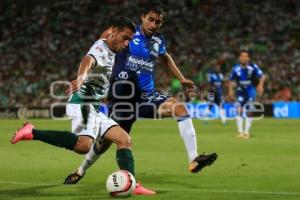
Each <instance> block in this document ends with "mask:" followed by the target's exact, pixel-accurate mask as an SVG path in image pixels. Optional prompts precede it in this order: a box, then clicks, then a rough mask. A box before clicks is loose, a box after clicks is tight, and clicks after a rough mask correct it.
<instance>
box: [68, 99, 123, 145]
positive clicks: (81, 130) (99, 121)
mask: <svg viewBox="0 0 300 200" xmlns="http://www.w3.org/2000/svg"><path fill="white" fill-rule="evenodd" d="M66 114H67V116H68V117H69V118H70V120H71V125H72V133H74V134H76V135H87V136H90V137H91V138H93V139H94V141H95V140H96V141H100V140H101V138H102V137H103V136H104V134H105V133H106V132H107V130H108V129H110V128H111V127H113V126H118V124H117V123H116V122H115V121H114V120H112V119H111V118H108V117H107V116H106V115H105V114H103V113H101V112H99V111H98V112H97V111H96V109H95V107H94V106H93V104H90V103H86V104H73V103H68V104H67V107H66Z"/></svg>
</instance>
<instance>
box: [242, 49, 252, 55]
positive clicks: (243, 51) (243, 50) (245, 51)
mask: <svg viewBox="0 0 300 200" xmlns="http://www.w3.org/2000/svg"><path fill="white" fill-rule="evenodd" d="M242 53H247V54H248V55H249V56H250V52H249V50H247V49H242V50H240V51H239V56H240V55H241V54H242Z"/></svg>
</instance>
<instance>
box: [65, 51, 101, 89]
mask: <svg viewBox="0 0 300 200" xmlns="http://www.w3.org/2000/svg"><path fill="white" fill-rule="evenodd" d="M95 63H96V62H95V59H94V58H93V57H92V56H89V55H86V56H84V58H83V59H82V61H81V63H80V65H79V69H78V72H77V79H76V80H73V81H71V84H70V85H69V87H68V89H67V91H66V92H67V94H68V95H71V94H72V93H73V92H75V91H77V90H79V88H80V86H81V85H82V83H83V81H84V80H85V79H86V76H87V73H88V72H89V70H90V69H91V68H92V67H93V66H94V65H95Z"/></svg>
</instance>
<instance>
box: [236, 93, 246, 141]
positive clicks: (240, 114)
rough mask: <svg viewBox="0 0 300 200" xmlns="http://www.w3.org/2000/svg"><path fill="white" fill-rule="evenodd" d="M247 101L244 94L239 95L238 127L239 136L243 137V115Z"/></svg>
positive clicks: (237, 105)
mask: <svg viewBox="0 0 300 200" xmlns="http://www.w3.org/2000/svg"><path fill="white" fill-rule="evenodd" d="M244 102H245V98H244V97H243V96H242V95H237V102H236V103H235V107H236V125H237V129H238V134H237V137H238V138H243V137H244V133H243V131H244V130H243V124H244V116H243V105H244Z"/></svg>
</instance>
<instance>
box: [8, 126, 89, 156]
mask: <svg viewBox="0 0 300 200" xmlns="http://www.w3.org/2000/svg"><path fill="white" fill-rule="evenodd" d="M22 140H39V141H42V142H45V143H47V144H51V145H53V146H57V147H62V148H66V149H69V150H71V151H75V152H77V153H80V154H85V153H86V152H88V150H89V148H90V146H91V144H92V143H93V139H92V138H90V137H89V136H78V135H76V134H74V133H72V132H69V131H55V130H39V129H34V126H33V125H32V124H30V123H26V124H25V125H24V126H23V127H22V128H21V129H19V130H18V131H16V133H15V135H14V136H13V138H12V141H11V142H12V143H13V144H15V143H17V142H19V141H22Z"/></svg>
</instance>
